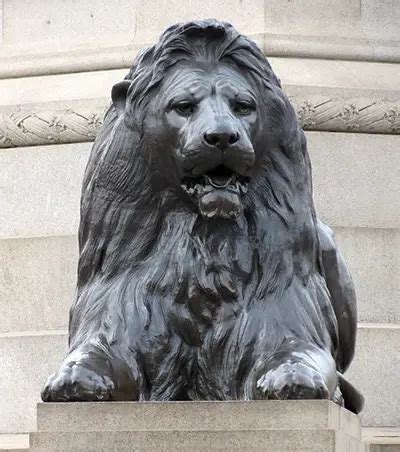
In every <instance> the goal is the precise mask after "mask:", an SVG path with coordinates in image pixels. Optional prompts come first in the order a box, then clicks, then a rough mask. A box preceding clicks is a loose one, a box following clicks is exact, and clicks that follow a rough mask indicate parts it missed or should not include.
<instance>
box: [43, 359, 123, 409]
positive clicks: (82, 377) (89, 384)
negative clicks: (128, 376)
mask: <svg viewBox="0 0 400 452" xmlns="http://www.w3.org/2000/svg"><path fill="white" fill-rule="evenodd" d="M114 388H115V385H114V382H113V381H112V380H111V379H110V378H109V377H108V376H101V375H98V374H97V373H96V372H95V371H93V370H91V369H88V368H87V367H85V366H84V365H83V364H82V363H73V364H71V365H64V366H62V367H61V369H60V370H59V371H58V372H57V373H55V374H53V375H51V376H50V377H49V378H48V380H47V382H46V384H45V386H44V388H43V391H42V400H43V401H44V402H74V401H82V400H84V401H106V400H110V399H111V398H112V393H113V390H114Z"/></svg>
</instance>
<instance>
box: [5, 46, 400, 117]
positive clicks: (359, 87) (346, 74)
mask: <svg viewBox="0 0 400 452" xmlns="http://www.w3.org/2000/svg"><path fill="white" fill-rule="evenodd" d="M136 50H137V49H136V48H132V51H131V53H130V54H129V55H127V61H126V66H127V67H128V66H130V64H131V63H132V61H133V59H134V56H135V54H136ZM105 55H107V53H105ZM1 56H2V53H1V49H0V64H1V65H3V64H4V65H6V64H7V61H8V60H4V62H3V61H2V60H1ZM76 57H77V55H75V56H74V55H70V54H68V53H66V54H65V55H64V59H65V60H69V59H73V58H76ZM22 58H23V57H22V56H21V55H19V56H18V60H19V61H21V59H22ZM42 59H43V58H42ZM268 59H269V61H270V63H271V66H272V68H273V69H274V71H275V72H276V74H277V75H278V76H279V78H280V79H281V80H282V83H283V85H284V87H286V90H287V91H288V93H289V94H290V91H291V90H292V89H293V87H300V88H299V89H303V88H304V87H309V88H310V89H312V90H313V92H321V90H320V88H321V87H324V88H325V89H327V88H336V89H337V91H336V92H335V93H334V96H333V97H335V95H336V97H340V94H341V93H343V92H344V91H346V92H348V91H352V92H354V93H355V94H354V96H358V95H360V93H361V95H362V96H363V97H366V98H368V97H371V98H374V96H375V94H374V93H377V92H378V93H379V92H380V91H382V92H383V94H384V95H385V97H387V98H389V99H396V98H397V99H398V98H399V87H398V84H397V83H396V82H397V77H398V65H397V64H391V63H375V62H365V61H363V62H361V61H340V63H338V61H334V60H322V59H307V58H280V57H270V58H268ZM64 63H65V64H66V61H64V62H62V61H58V60H57V61H56V62H55V63H54V64H58V65H61V64H64ZM70 63H71V64H72V61H70ZM38 65H40V62H38ZM74 70H75V71H76V70H80V72H79V73H73V74H59V75H41V76H38V77H19V78H17V77H14V78H5V79H0V99H1V105H2V106H13V109H14V110H15V111H17V110H18V108H20V107H21V108H27V107H29V106H30V105H31V104H41V103H44V104H45V103H49V102H56V101H57V102H64V106H65V107H68V106H69V105H71V102H72V101H76V100H79V99H81V100H90V99H104V105H107V104H108V102H109V101H110V100H111V97H110V94H111V87H112V85H113V84H114V83H116V82H118V81H120V80H122V79H123V78H124V77H125V75H126V74H127V72H128V69H115V70H103V71H91V72H82V71H84V69H82V68H79V67H78V66H77V67H76V68H75V69H74ZM44 85H45V86H46V89H45V90H44V89H42V87H43V86H44ZM307 94H308V93H307ZM322 94H323V92H322ZM24 104H27V105H24ZM58 108H59V109H60V108H61V105H59V106H58ZM38 109H40V110H46V109H47V110H48V109H49V106H46V105H38Z"/></svg>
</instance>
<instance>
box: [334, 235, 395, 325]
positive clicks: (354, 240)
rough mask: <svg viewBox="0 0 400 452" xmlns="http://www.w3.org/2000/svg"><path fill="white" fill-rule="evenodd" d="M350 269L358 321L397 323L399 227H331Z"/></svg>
mask: <svg viewBox="0 0 400 452" xmlns="http://www.w3.org/2000/svg"><path fill="white" fill-rule="evenodd" d="M335 236H336V241H337V243H338V245H339V249H340V250H341V252H342V253H343V255H344V257H345V260H346V262H347V264H348V266H349V268H350V271H351V274H352V277H353V280H354V284H355V287H356V294H357V300H358V320H359V321H360V322H390V323H396V322H397V323H400V291H399V287H400V273H399V272H396V271H393V269H395V268H400V253H399V250H400V229H373V228H335Z"/></svg>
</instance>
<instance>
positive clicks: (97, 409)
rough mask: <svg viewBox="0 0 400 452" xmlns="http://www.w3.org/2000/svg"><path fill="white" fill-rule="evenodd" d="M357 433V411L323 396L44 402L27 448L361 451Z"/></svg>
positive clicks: (358, 430)
mask: <svg viewBox="0 0 400 452" xmlns="http://www.w3.org/2000/svg"><path fill="white" fill-rule="evenodd" d="M360 437H361V435H360V421H359V417H358V416H356V415H354V414H352V413H349V412H347V411H346V410H344V409H342V408H339V407H338V406H337V405H334V404H333V403H332V402H328V401H323V400H317V401H255V402H244V401H238V402H229V401H228V402H161V403H160V402H139V403H138V402H114V403H107V402H105V403H48V404H39V405H38V432H37V433H34V434H32V435H31V446H32V450H42V451H43V450H65V451H67V450H81V449H85V450H132V448H134V449H138V450H164V451H173V450H196V451H197V450H198V451H200V450H243V451H244V450H252V451H253V450H254V451H255V450H259V451H261V450H265V451H282V452H283V451H291V450H293V451H306V450H307V451H309V452H310V451H315V452H316V451H321V450H326V451H327V452H328V451H332V452H333V451H336V452H343V451H345V450H352V451H358V450H360V451H361V450H362V444H361V441H360ZM350 446H351V447H352V448H350Z"/></svg>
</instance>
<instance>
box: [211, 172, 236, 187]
mask: <svg viewBox="0 0 400 452" xmlns="http://www.w3.org/2000/svg"><path fill="white" fill-rule="evenodd" d="M206 182H207V183H208V184H210V185H212V186H213V187H214V188H226V187H227V186H228V185H229V184H230V183H231V182H232V175H222V174H221V175H220V174H213V175H212V176H207V175H206Z"/></svg>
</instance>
